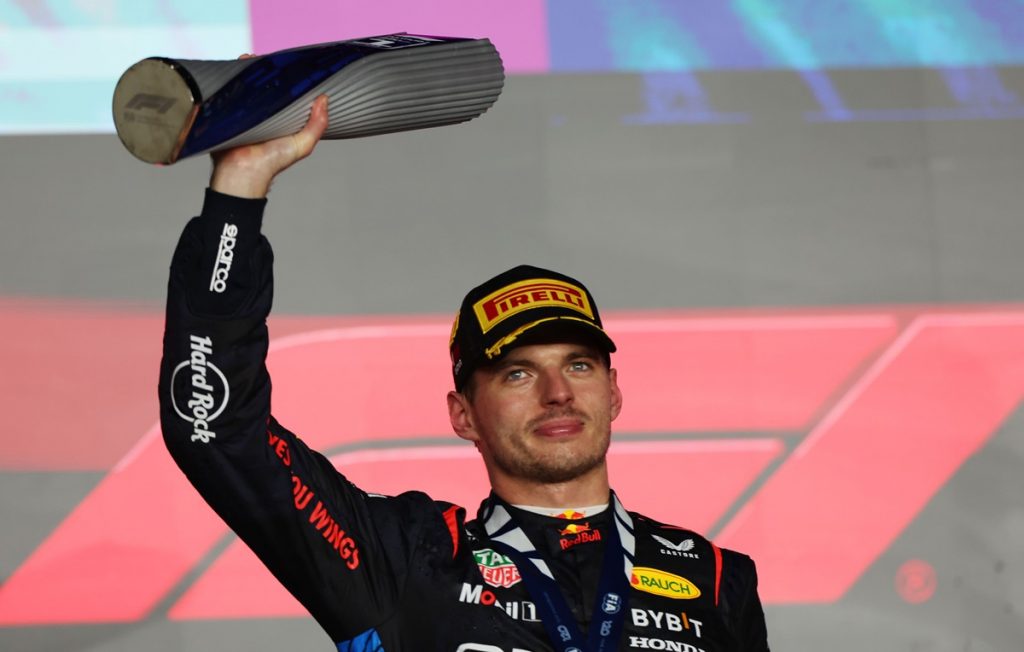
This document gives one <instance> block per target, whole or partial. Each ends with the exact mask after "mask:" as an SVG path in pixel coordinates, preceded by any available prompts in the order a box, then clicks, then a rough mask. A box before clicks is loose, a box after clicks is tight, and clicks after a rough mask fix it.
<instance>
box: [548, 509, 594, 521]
mask: <svg viewBox="0 0 1024 652" xmlns="http://www.w3.org/2000/svg"><path fill="white" fill-rule="evenodd" d="M552 516H554V517H555V518H564V519H565V520H567V521H578V520H580V519H581V518H586V516H587V515H586V514H584V513H583V512H577V511H576V510H575V509H567V510H565V511H564V512H559V513H557V514H552Z"/></svg>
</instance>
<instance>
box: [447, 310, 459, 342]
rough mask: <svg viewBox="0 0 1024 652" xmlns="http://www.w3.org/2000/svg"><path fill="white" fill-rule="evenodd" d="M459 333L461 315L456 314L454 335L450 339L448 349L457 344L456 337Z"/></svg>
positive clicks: (453, 326)
mask: <svg viewBox="0 0 1024 652" xmlns="http://www.w3.org/2000/svg"><path fill="white" fill-rule="evenodd" d="M458 332H459V313H455V321H454V322H453V323H452V334H451V335H450V336H449V337H448V348H449V349H450V348H452V344H455V335H456V334H457V333H458Z"/></svg>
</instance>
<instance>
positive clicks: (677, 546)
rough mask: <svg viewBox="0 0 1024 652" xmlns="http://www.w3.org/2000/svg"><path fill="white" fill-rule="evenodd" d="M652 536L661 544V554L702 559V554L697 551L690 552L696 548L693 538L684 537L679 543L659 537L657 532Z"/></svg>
mask: <svg viewBox="0 0 1024 652" xmlns="http://www.w3.org/2000/svg"><path fill="white" fill-rule="evenodd" d="M651 536H652V537H653V538H654V540H655V541H657V542H658V543H660V544H661V554H663V555H669V556H670V557H689V558H691V559H700V555H698V554H697V553H695V552H690V551H691V550H693V548H694V543H693V539H683V540H682V541H680V542H679V543H672V542H671V541H669V540H668V539H666V538H665V537H659V536H658V535H657V534H652V535H651Z"/></svg>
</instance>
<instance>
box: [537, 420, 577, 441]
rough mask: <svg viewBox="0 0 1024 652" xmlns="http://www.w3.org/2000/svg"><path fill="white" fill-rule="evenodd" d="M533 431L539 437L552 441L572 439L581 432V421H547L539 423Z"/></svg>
mask: <svg viewBox="0 0 1024 652" xmlns="http://www.w3.org/2000/svg"><path fill="white" fill-rule="evenodd" d="M533 431H534V432H535V433H537V434H538V435H540V436H541V437H548V438H552V439H557V438H560V437H572V436H574V435H578V434H579V433H581V432H583V420H582V419H579V418H576V417H560V418H556V419H547V420H545V421H542V422H540V423H539V424H538V425H537V427H536V428H534V429H533Z"/></svg>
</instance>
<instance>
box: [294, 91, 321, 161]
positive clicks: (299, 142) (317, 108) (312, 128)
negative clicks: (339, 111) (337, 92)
mask: <svg viewBox="0 0 1024 652" xmlns="http://www.w3.org/2000/svg"><path fill="white" fill-rule="evenodd" d="M327 124H328V118H327V96H326V95H320V96H318V97H317V98H316V99H315V100H313V107H312V108H311V109H310V112H309V120H307V121H306V126H305V127H303V128H302V131H300V132H299V133H297V134H295V138H294V143H295V148H296V153H297V155H298V156H299V157H300V158H302V157H306V156H309V154H310V152H312V151H313V148H314V147H316V144H317V142H318V141H319V140H320V139H321V138H322V137H323V135H324V132H325V131H326V130H327Z"/></svg>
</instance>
